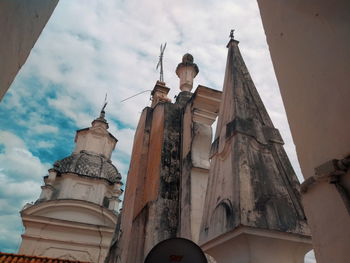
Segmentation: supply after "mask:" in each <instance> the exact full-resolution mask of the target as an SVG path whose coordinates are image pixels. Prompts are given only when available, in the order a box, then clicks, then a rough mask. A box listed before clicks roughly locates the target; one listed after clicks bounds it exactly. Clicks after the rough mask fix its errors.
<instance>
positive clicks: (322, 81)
mask: <svg viewBox="0 0 350 263" xmlns="http://www.w3.org/2000/svg"><path fill="white" fill-rule="evenodd" d="M258 3H259V8H260V12H261V16H262V21H263V25H264V28H265V33H266V37H267V42H268V44H269V48H270V52H271V57H272V61H273V64H274V68H275V72H276V75H277V79H278V82H279V86H280V90H281V94H282V98H283V101H284V105H285V108H286V112H287V117H288V120H289V124H290V128H291V131H292V135H293V139H294V142H295V144H296V150H297V154H298V158H299V162H300V165H301V169H302V172H303V175H304V177H305V179H306V180H305V182H304V183H303V185H302V191H303V203H304V207H305V212H306V215H307V218H308V222H309V226H310V228H311V231H312V235H313V243H314V248H315V253H316V258H317V262H319V263H323V262H347V261H348V258H349V255H350V253H349V251H348V244H349V243H350V215H349V211H350V209H349V208H350V201H349V190H350V183H349V181H350V179H349V177H350V176H349V172H348V167H349V163H350V161H349V159H347V157H348V156H349V154H350V136H349V134H350V122H349V112H350V104H349V98H350V88H349V83H350V74H349V73H350V64H349V61H350V49H349V46H350V30H349V24H350V13H349V10H350V3H349V1H346V0H343V1H341V0H338V1H325V0H323V1H316V0H312V1H301V0H287V1H276V0H258ZM344 158H345V159H344ZM333 159H339V160H343V161H340V162H339V161H338V162H337V161H331V160H333Z"/></svg>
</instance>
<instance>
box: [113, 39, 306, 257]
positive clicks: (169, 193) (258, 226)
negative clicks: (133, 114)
mask: <svg viewBox="0 0 350 263" xmlns="http://www.w3.org/2000/svg"><path fill="white" fill-rule="evenodd" d="M227 47H228V57H227V64H226V73H225V81H224V89H223V93H222V92H220V91H216V90H213V89H210V88H207V87H204V86H201V85H199V86H198V87H197V89H196V91H195V92H194V93H192V92H191V91H192V87H193V79H194V77H195V76H196V75H197V73H198V71H199V70H198V66H197V65H196V64H195V63H194V62H193V57H192V56H191V55H190V54H185V55H184V57H183V60H182V62H181V63H180V64H179V65H178V67H177V69H176V74H177V75H178V76H179V78H180V90H181V92H180V93H179V94H178V96H177V98H176V101H175V103H171V102H170V100H169V99H168V98H167V96H166V95H167V93H168V91H169V88H167V87H166V85H165V83H163V82H157V83H156V85H155V87H154V89H153V92H152V100H153V101H152V105H151V107H147V108H145V109H144V110H143V112H142V115H141V117H140V121H139V124H138V127H137V130H136V134H135V139H134V146H133V152H132V158H131V163H130V170H129V174H128V181H127V185H126V193H125V199H124V205H123V212H122V216H121V224H120V227H118V229H117V232H116V234H115V242H114V246H112V248H111V251H110V255H112V254H113V256H111V257H109V258H108V260H107V262H128V263H129V262H130V263H131V262H143V260H144V258H145V257H146V255H147V253H148V252H149V251H150V250H151V249H152V247H153V246H155V245H156V244H157V243H159V242H160V241H163V240H165V239H168V238H172V237H184V238H187V239H190V240H192V241H194V242H196V243H197V244H199V245H200V246H201V247H202V249H203V250H204V251H205V252H206V253H207V254H209V255H211V256H212V257H213V258H214V259H213V260H215V261H216V262H218V263H219V262H269V263H271V262H276V263H277V262H290V263H296V262H303V259H304V255H305V253H306V252H307V251H308V250H310V249H311V245H310V243H311V239H310V235H309V229H308V226H307V222H306V218H305V214H304V211H303V208H302V205H301V202H300V193H299V182H298V180H297V178H296V175H295V174H294V171H293V168H292V167H291V165H290V162H289V160H288V158H287V156H286V153H285V152H284V149H283V140H282V138H281V137H280V135H279V132H278V130H277V129H275V128H274V126H273V124H272V122H271V120H270V118H269V116H268V114H267V112H266V110H265V108H264V106H263V103H262V101H261V99H260V97H259V95H258V93H257V91H256V89H255V86H254V83H253V81H252V80H251V78H250V76H249V72H248V70H247V68H246V66H245V64H244V61H243V59H242V56H241V54H240V52H239V48H238V41H236V40H234V39H233V37H232V38H231V40H230V42H229V44H228V46H227ZM217 116H218V124H217V129H216V135H215V140H214V142H213V143H212V137H213V135H212V124H213V122H214V121H215V119H216V117H217Z"/></svg>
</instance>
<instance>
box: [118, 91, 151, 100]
mask: <svg viewBox="0 0 350 263" xmlns="http://www.w3.org/2000/svg"><path fill="white" fill-rule="evenodd" d="M147 91H152V90H151V89H148V90H144V91H141V92H139V93H136V94H135V95H132V96H130V97H128V98H126V99H123V100H121V101H120V102H124V101H126V100H128V99H131V98H133V97H136V96H137V95H140V94H142V93H145V92H147Z"/></svg>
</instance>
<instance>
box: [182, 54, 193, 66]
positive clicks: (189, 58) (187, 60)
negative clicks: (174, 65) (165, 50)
mask: <svg viewBox="0 0 350 263" xmlns="http://www.w3.org/2000/svg"><path fill="white" fill-rule="evenodd" d="M182 63H186V64H192V63H193V56H192V55H191V54H190V53H186V54H185V55H183V57H182Z"/></svg>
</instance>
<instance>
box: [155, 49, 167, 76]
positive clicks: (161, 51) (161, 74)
mask: <svg viewBox="0 0 350 263" xmlns="http://www.w3.org/2000/svg"><path fill="white" fill-rule="evenodd" d="M165 47H166V42H165V44H164V46H163V45H162V44H161V45H160V55H159V61H158V64H157V67H156V69H158V68H159V67H160V74H159V75H160V76H159V80H160V81H162V82H164V75H163V54H164V50H165Z"/></svg>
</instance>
